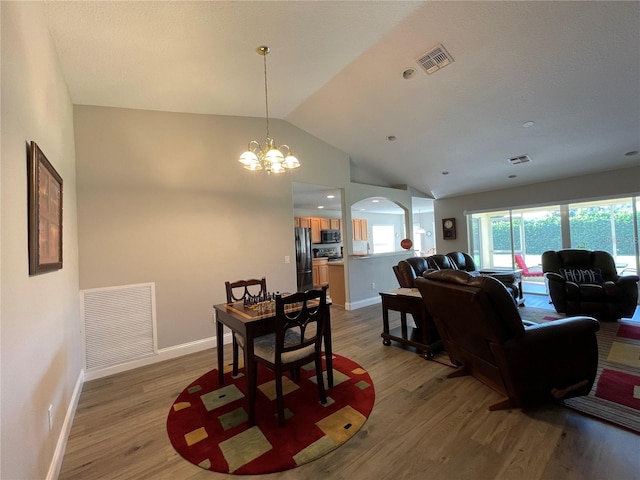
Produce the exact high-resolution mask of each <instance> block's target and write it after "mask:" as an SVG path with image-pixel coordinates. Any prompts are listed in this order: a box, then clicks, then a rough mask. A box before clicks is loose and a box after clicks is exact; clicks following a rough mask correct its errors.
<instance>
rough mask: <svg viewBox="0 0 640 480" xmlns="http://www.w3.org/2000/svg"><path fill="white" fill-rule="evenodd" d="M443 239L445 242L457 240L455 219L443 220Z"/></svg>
mask: <svg viewBox="0 0 640 480" xmlns="http://www.w3.org/2000/svg"><path fill="white" fill-rule="evenodd" d="M442 237H443V238H444V239H445V240H455V238H456V219H455V218H443V219H442Z"/></svg>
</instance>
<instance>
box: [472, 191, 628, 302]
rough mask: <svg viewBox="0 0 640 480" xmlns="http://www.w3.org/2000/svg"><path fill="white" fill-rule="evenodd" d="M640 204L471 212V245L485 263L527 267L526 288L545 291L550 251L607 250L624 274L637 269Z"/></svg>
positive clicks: (605, 203) (608, 201) (621, 200)
mask: <svg viewBox="0 0 640 480" xmlns="http://www.w3.org/2000/svg"><path fill="white" fill-rule="evenodd" d="M639 205H640V198H639V197H634V198H618V199H606V200H597V201H590V202H580V203H571V204H563V205H552V206H545V207H533V208H520V209H510V210H502V211H494V212H481V213H470V214H468V220H469V232H470V236H469V244H470V250H471V252H472V255H473V257H474V260H475V261H476V263H477V264H478V265H480V266H481V268H494V267H510V268H522V269H523V270H524V278H523V280H524V290H525V292H535V293H543V292H544V290H543V291H542V292H541V291H540V290H541V289H540V286H541V285H542V286H543V285H544V279H543V277H541V276H539V275H537V276H536V275H535V272H536V271H537V272H539V271H540V260H541V256H542V253H543V252H545V251H547V250H560V249H562V248H583V249H587V250H604V251H606V252H609V253H611V255H612V256H613V257H614V259H615V262H616V266H617V268H618V273H620V274H622V275H624V274H636V273H637V272H638V267H639V266H640V265H639V261H640V260H639V259H640V254H639V251H638V250H639V242H638V238H640V207H639ZM516 257H518V260H520V262H516ZM518 263H519V264H520V265H518ZM527 270H530V271H531V275H528V274H527Z"/></svg>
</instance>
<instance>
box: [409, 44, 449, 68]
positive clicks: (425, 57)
mask: <svg viewBox="0 0 640 480" xmlns="http://www.w3.org/2000/svg"><path fill="white" fill-rule="evenodd" d="M416 62H418V65H420V66H421V67H422V68H424V71H425V72H427V73H428V74H429V75H431V74H432V73H434V72H437V71H438V70H440V69H441V68H444V67H446V66H447V65H449V64H450V63H452V62H453V57H452V56H451V55H449V52H447V51H446V50H445V48H444V47H443V46H442V45H438V46H437V47H435V48H432V49H431V50H429V51H428V52H426V53H423V54H422V55H420V57H419V58H418V59H417V60H416Z"/></svg>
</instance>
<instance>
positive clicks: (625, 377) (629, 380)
mask: <svg viewBox="0 0 640 480" xmlns="http://www.w3.org/2000/svg"><path fill="white" fill-rule="evenodd" d="M634 394H635V396H634ZM596 397H600V398H604V399H605V400H609V401H611V402H616V403H619V404H621V405H626V406H627V407H631V408H635V409H636V410H640V377H638V376H636V375H630V374H628V373H624V372H616V371H614V370H607V369H605V370H603V371H602V373H601V374H600V380H599V381H598V388H597V389H596Z"/></svg>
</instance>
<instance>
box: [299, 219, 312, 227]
mask: <svg viewBox="0 0 640 480" xmlns="http://www.w3.org/2000/svg"><path fill="white" fill-rule="evenodd" d="M298 223H299V225H298V226H299V227H301V228H311V218H310V217H298Z"/></svg>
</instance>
